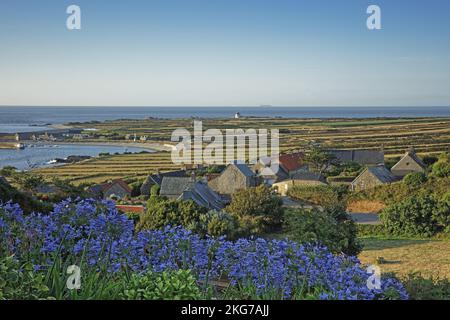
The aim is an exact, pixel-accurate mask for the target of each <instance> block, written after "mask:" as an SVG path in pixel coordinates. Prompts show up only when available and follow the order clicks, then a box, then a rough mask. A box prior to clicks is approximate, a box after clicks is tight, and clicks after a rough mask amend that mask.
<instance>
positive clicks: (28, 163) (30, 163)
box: [0, 144, 151, 170]
mask: <svg viewBox="0 0 450 320" xmlns="http://www.w3.org/2000/svg"><path fill="white" fill-rule="evenodd" d="M141 151H148V152H151V150H148V149H142V148H135V147H121V146H109V145H108V146H106V145H103V146H102V145H99V146H93V145H77V144H58V145H52V144H43V145H34V146H32V147H30V146H28V147H27V148H25V149H23V150H15V149H0V168H3V167H5V166H13V167H16V168H17V169H19V170H29V169H33V168H42V167H50V166H54V164H50V163H49V162H50V161H51V160H54V159H56V158H59V159H65V158H67V157H68V156H72V155H77V156H91V157H94V156H98V155H99V154H100V153H106V152H109V153H111V154H113V153H116V152H118V153H125V152H134V153H135V152H141Z"/></svg>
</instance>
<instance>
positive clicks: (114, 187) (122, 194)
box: [88, 179, 131, 199]
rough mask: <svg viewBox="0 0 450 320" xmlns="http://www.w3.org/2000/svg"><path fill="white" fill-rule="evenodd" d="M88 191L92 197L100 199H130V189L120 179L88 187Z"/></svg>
mask: <svg viewBox="0 0 450 320" xmlns="http://www.w3.org/2000/svg"><path fill="white" fill-rule="evenodd" d="M88 191H89V192H90V193H91V194H92V196H93V197H95V198H102V199H110V198H118V199H123V198H126V197H131V188H130V187H129V186H128V184H126V182H125V181H123V180H122V179H116V180H113V181H109V182H106V183H103V184H98V185H95V186H92V187H89V188H88Z"/></svg>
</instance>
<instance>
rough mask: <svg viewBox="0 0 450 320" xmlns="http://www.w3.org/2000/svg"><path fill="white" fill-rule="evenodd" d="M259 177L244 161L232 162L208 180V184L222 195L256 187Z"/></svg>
mask: <svg viewBox="0 0 450 320" xmlns="http://www.w3.org/2000/svg"><path fill="white" fill-rule="evenodd" d="M258 184H259V179H258V177H257V176H256V174H255V173H254V172H253V171H252V170H250V169H249V167H247V165H246V164H244V163H236V162H235V163H231V164H229V165H228V166H227V167H226V169H225V170H224V171H222V173H221V174H220V175H219V176H218V177H217V178H214V179H211V180H210V181H208V186H209V187H210V188H212V189H213V190H214V191H215V192H217V193H219V194H221V195H232V194H234V193H235V192H236V191H238V190H242V189H247V188H250V187H256V186H257V185H258Z"/></svg>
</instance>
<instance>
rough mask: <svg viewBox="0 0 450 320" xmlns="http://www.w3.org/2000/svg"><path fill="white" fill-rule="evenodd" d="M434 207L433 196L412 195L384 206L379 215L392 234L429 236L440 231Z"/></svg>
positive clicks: (435, 205) (435, 204) (435, 206)
mask: <svg viewBox="0 0 450 320" xmlns="http://www.w3.org/2000/svg"><path fill="white" fill-rule="evenodd" d="M436 208H437V201H436V200H435V199H434V197H433V196H431V195H425V196H421V197H415V196H414V197H410V198H407V199H406V200H404V201H402V202H399V203H396V204H393V205H391V206H389V207H387V208H385V209H384V210H383V211H382V212H381V215H380V217H381V220H382V221H383V223H384V225H385V227H386V229H387V230H388V232H390V233H392V234H394V235H409V236H422V237H431V236H433V235H435V234H436V233H438V232H439V231H441V228H440V227H439V225H438V223H437V221H436V219H435V211H436Z"/></svg>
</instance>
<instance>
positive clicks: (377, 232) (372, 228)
mask: <svg viewBox="0 0 450 320" xmlns="http://www.w3.org/2000/svg"><path fill="white" fill-rule="evenodd" d="M357 229H358V238H368V237H384V236H388V235H389V232H388V231H387V230H386V228H385V227H384V225H382V224H358V225H357Z"/></svg>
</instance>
